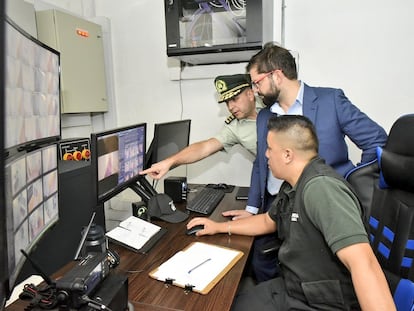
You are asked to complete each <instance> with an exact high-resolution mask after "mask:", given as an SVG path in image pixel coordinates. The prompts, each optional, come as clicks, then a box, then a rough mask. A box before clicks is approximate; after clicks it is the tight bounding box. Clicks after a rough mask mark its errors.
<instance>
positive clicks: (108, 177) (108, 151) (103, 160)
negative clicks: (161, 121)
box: [91, 123, 147, 203]
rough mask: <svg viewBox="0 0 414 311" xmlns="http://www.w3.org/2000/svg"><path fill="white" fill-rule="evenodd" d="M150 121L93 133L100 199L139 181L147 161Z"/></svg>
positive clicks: (92, 152) (111, 195)
mask: <svg viewBox="0 0 414 311" xmlns="http://www.w3.org/2000/svg"><path fill="white" fill-rule="evenodd" d="M146 129H147V125H146V123H142V124H136V125H132V126H127V127H121V128H117V129H112V130H108V131H102V132H99V133H92V134H91V165H92V171H93V174H94V176H93V180H94V182H95V181H96V182H95V183H96V193H97V202H100V203H102V202H103V201H106V200H109V199H111V198H112V197H114V196H115V195H116V194H118V193H120V192H121V191H123V190H125V189H126V188H128V187H130V186H131V185H132V184H135V183H136V182H137V180H138V179H139V178H140V177H141V175H139V172H140V171H142V170H143V168H144V163H145V147H146V135H147V134H146Z"/></svg>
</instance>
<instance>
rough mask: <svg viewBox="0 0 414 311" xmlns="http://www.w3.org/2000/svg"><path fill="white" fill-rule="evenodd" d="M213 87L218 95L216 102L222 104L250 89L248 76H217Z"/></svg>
mask: <svg viewBox="0 0 414 311" xmlns="http://www.w3.org/2000/svg"><path fill="white" fill-rule="evenodd" d="M214 85H215V86H216V90H217V93H218V95H219V98H218V102H219V103H222V102H224V101H228V100H230V99H231V98H233V97H234V96H236V95H237V94H239V93H240V92H241V91H243V90H244V89H245V88H248V87H251V84H250V76H249V75H247V74H235V75H228V76H218V77H217V78H216V79H215V80H214Z"/></svg>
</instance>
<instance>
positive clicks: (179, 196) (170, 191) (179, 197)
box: [164, 177, 187, 203]
mask: <svg viewBox="0 0 414 311" xmlns="http://www.w3.org/2000/svg"><path fill="white" fill-rule="evenodd" d="M164 193H165V194H167V195H169V196H170V197H171V199H173V201H174V202H176V203H179V202H182V201H184V200H186V199H187V177H168V178H166V179H164Z"/></svg>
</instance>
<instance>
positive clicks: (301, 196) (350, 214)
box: [187, 115, 395, 311]
mask: <svg viewBox="0 0 414 311" xmlns="http://www.w3.org/2000/svg"><path fill="white" fill-rule="evenodd" d="M268 129H269V132H268V135H267V143H268V149H267V151H266V157H267V158H268V164H269V168H270V170H271V172H272V174H273V175H274V176H275V177H277V178H280V179H282V180H284V183H283V184H282V186H281V188H280V191H279V194H278V195H277V197H276V198H275V200H274V202H273V204H272V206H271V208H270V209H269V211H268V212H267V213H265V214H258V215H254V216H252V217H248V218H243V219H239V220H235V221H229V222H227V223H226V222H225V223H217V222H214V221H212V220H209V219H208V218H194V219H192V220H191V221H190V222H189V223H188V224H187V227H188V228H191V227H193V226H195V225H204V229H203V230H201V231H199V232H198V233H197V235H198V236H200V235H205V234H210V235H211V234H216V233H228V234H229V235H230V234H243V235H252V236H257V235H262V234H268V233H271V232H276V230H277V232H278V233H277V234H278V237H279V238H280V239H281V240H282V245H281V247H280V249H279V253H278V258H279V261H280V267H281V272H282V273H281V277H277V278H274V279H271V280H269V281H266V282H263V283H260V284H258V285H256V286H254V287H250V288H247V289H245V290H244V291H242V292H240V293H239V294H238V296H237V297H236V299H235V301H234V303H233V310H255V309H257V310H281V311H282V310H360V309H363V310H376V311H378V310H387V311H389V310H395V305H394V302H393V299H392V296H391V293H390V290H389V287H388V284H387V281H386V279H385V276H384V274H383V272H382V270H381V267H380V265H379V263H378V261H377V259H376V257H375V255H374V253H373V251H372V249H371V246H370V244H369V240H368V236H367V233H366V230H365V227H364V224H363V220H362V219H363V212H362V210H361V207H360V204H359V201H358V198H357V197H356V195H355V194H354V193H353V191H352V190H351V188H349V186H348V184H347V183H346V182H345V180H344V179H343V178H342V177H341V176H340V175H339V174H338V173H336V172H335V171H334V170H333V169H332V168H331V167H330V166H328V165H326V164H325V161H324V160H323V159H321V158H320V157H319V156H318V138H317V136H316V131H315V128H314V126H313V125H312V123H311V122H310V121H309V120H308V119H307V118H306V117H303V116H297V115H285V116H279V117H272V118H271V119H270V120H269V123H268Z"/></svg>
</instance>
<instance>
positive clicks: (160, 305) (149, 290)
mask: <svg viewBox="0 0 414 311" xmlns="http://www.w3.org/2000/svg"><path fill="white" fill-rule="evenodd" d="M199 187H200V186H199ZM190 188H192V189H194V188H197V187H196V186H192V185H190ZM236 191H237V187H236V188H235V189H234V190H233V192H231V193H228V194H227V193H226V195H225V197H224V198H223V200H222V201H221V202H220V204H219V206H217V208H216V210H215V211H214V212H213V213H212V214H211V216H210V218H212V219H214V220H216V221H227V220H228V219H226V218H225V217H223V216H221V213H222V212H223V211H225V210H231V209H244V208H245V205H246V201H237V200H235V195H236ZM192 195H193V194H192V193H189V200H190V199H191V197H192ZM176 206H177V208H180V209H182V210H184V209H185V205H184V204H177V205H176ZM196 216H199V214H196V213H191V214H190V218H189V219H191V218H193V217H196ZM187 222H188V220H187V221H185V222H182V223H179V224H169V223H165V222H156V223H157V224H158V225H160V226H162V227H164V228H166V229H167V230H168V232H167V233H166V234H165V235H164V236H163V238H162V239H161V240H160V241H159V242H158V243H157V244H156V245H155V246H154V247H153V248H152V249H151V250H150V251H149V252H148V254H145V255H143V254H137V253H134V252H132V251H129V250H128V249H126V248H123V247H121V246H115V245H111V248H113V249H115V250H116V251H117V252H118V253H119V254H120V256H121V264H120V265H119V266H118V268H117V270H118V271H122V272H125V273H128V286H129V290H128V294H129V295H128V299H129V301H130V302H131V303H132V304H133V305H134V307H135V310H229V309H230V307H231V304H232V302H233V298H234V296H235V294H236V291H237V287H238V284H239V282H240V278H241V275H242V272H243V269H244V266H245V264H246V261H247V257H248V254H249V251H250V248H251V246H252V242H253V238H252V237H245V236H237V235H232V236H228V235H226V234H219V235H215V236H203V237H195V236H187V235H186V234H185V231H186V224H187ZM194 241H200V242H206V243H211V244H216V245H221V246H227V247H230V248H234V249H238V250H241V251H242V252H243V253H244V256H243V257H242V258H241V259H240V260H239V261H238V262H237V264H236V265H235V266H234V267H233V268H232V269H231V270H230V271H229V272H228V273H227V274H226V275H225V276H224V278H223V279H222V280H221V281H220V282H219V283H218V284H217V285H215V286H214V288H213V289H212V290H211V291H210V293H209V294H207V295H201V294H198V293H188V294H186V293H185V292H184V290H183V289H182V288H180V287H177V286H169V287H168V288H167V287H165V285H164V284H163V282H160V281H157V280H155V279H153V278H151V277H149V275H148V273H149V272H150V271H152V270H153V269H155V268H157V267H158V266H159V265H160V264H162V263H163V262H164V261H166V260H167V259H168V258H170V257H171V256H172V255H174V254H175V253H176V252H178V251H180V250H182V249H183V248H185V247H186V246H187V245H188V244H190V243H191V242H194Z"/></svg>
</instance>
